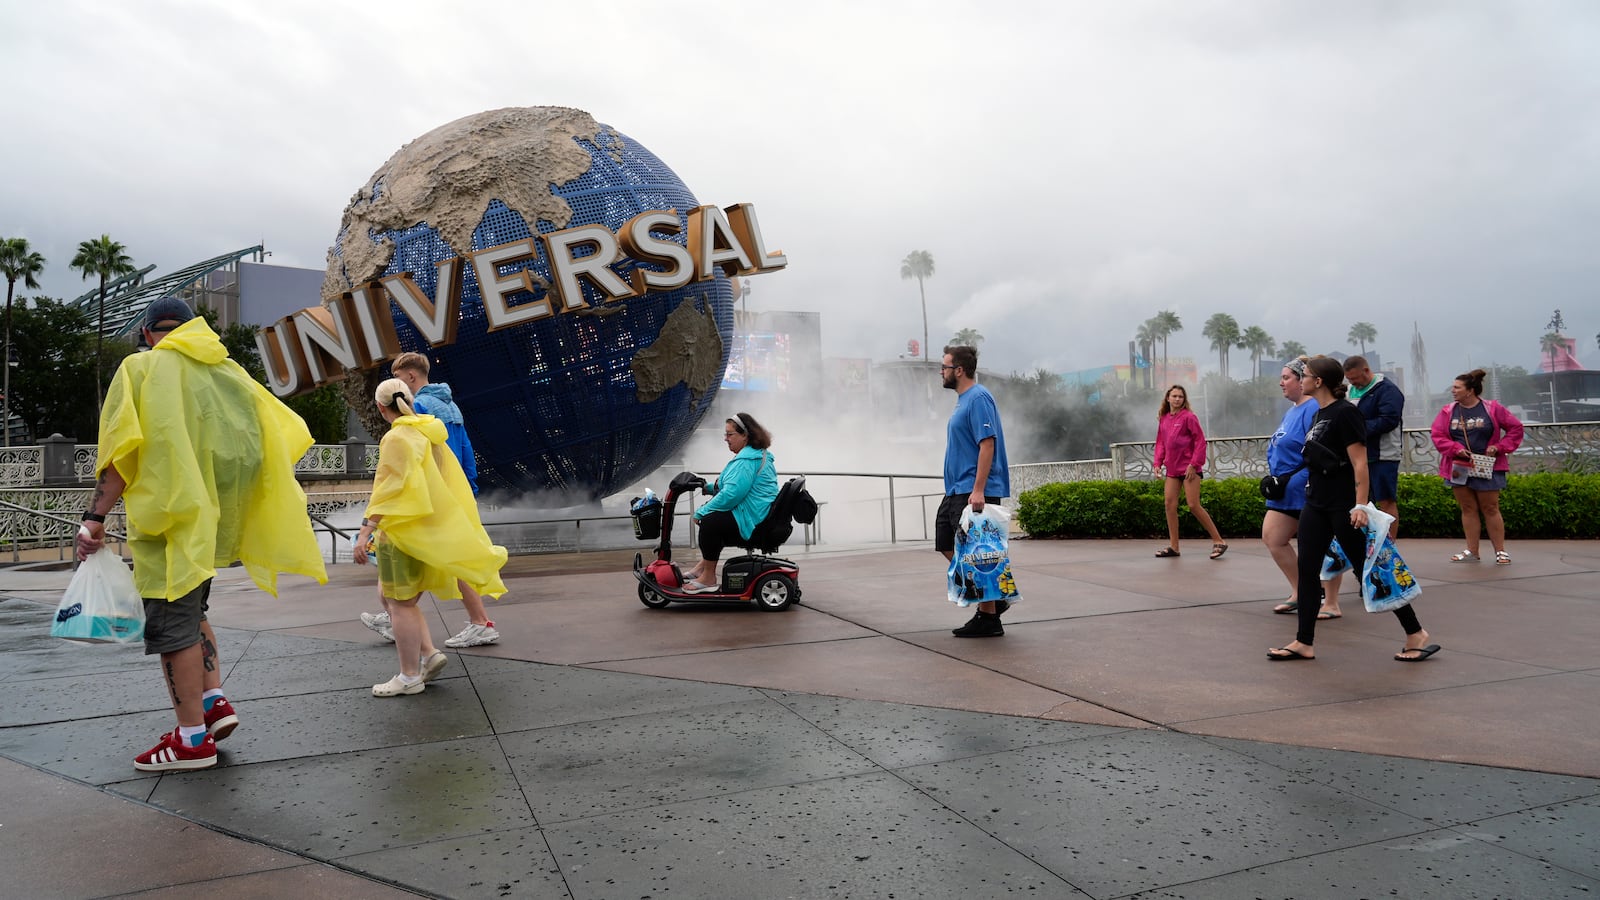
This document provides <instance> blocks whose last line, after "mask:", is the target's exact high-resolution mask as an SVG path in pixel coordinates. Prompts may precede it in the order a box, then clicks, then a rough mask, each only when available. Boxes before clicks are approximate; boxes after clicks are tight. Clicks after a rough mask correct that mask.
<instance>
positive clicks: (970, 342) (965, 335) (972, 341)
mask: <svg viewBox="0 0 1600 900" xmlns="http://www.w3.org/2000/svg"><path fill="white" fill-rule="evenodd" d="M981 343H983V335H981V334H979V333H978V329H976V328H963V329H961V330H960V331H958V332H956V334H955V337H952V338H951V339H950V346H952V347H976V346H978V345H979V344H981Z"/></svg>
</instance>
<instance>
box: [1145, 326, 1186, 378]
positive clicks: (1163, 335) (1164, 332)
mask: <svg viewBox="0 0 1600 900" xmlns="http://www.w3.org/2000/svg"><path fill="white" fill-rule="evenodd" d="M1150 321H1152V322H1154V323H1156V337H1158V338H1160V340H1161V383H1162V384H1170V383H1171V379H1169V378H1168V376H1167V338H1169V337H1172V336H1173V335H1174V334H1177V333H1178V332H1180V331H1182V330H1183V320H1182V319H1180V318H1178V314H1177V313H1175V312H1173V311H1172V310H1170V309H1163V310H1162V311H1161V312H1158V313H1156V314H1155V317H1154V318H1152V319H1151V320H1150Z"/></svg>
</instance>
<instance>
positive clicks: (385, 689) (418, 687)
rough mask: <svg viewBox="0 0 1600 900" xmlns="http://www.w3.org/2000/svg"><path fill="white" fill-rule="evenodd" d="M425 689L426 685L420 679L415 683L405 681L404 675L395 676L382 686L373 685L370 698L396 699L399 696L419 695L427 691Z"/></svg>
mask: <svg viewBox="0 0 1600 900" xmlns="http://www.w3.org/2000/svg"><path fill="white" fill-rule="evenodd" d="M427 688H428V683H427V682H426V681H423V680H422V679H421V678H418V679H417V680H416V681H406V677H405V676H404V675H396V676H395V677H393V678H391V679H389V680H388V681H385V682H384V683H383V684H375V685H373V686H372V696H374V697H398V696H400V695H401V694H420V693H422V692H423V691H425V690H427Z"/></svg>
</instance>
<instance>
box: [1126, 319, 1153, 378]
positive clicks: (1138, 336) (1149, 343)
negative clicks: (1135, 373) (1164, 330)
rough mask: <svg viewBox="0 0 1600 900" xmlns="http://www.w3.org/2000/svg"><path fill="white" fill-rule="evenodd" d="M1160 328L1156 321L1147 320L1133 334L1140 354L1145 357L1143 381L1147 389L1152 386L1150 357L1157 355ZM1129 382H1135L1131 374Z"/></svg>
mask: <svg viewBox="0 0 1600 900" xmlns="http://www.w3.org/2000/svg"><path fill="white" fill-rule="evenodd" d="M1159 327H1160V326H1158V325H1157V324H1156V320H1155V319H1146V320H1145V321H1144V324H1142V325H1140V326H1139V330H1138V331H1135V332H1134V333H1133V339H1134V341H1136V342H1137V343H1138V344H1139V353H1140V355H1142V356H1143V357H1144V378H1143V381H1144V386H1145V387H1149V386H1150V357H1151V356H1153V355H1154V354H1155V345H1156V341H1157V340H1160V338H1159V336H1158V335H1157V329H1158V328H1159ZM1129 380H1130V381H1131V380H1133V379H1132V375H1131V373H1130V376H1129Z"/></svg>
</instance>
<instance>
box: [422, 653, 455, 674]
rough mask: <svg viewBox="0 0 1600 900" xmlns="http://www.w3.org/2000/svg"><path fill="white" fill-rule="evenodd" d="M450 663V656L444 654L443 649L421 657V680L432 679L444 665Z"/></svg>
mask: <svg viewBox="0 0 1600 900" xmlns="http://www.w3.org/2000/svg"><path fill="white" fill-rule="evenodd" d="M449 664H450V657H448V656H445V655H444V651H443V650H435V651H433V655H432V656H424V657H423V658H422V680H423V681H432V680H434V679H435V678H438V677H439V673H440V672H441V671H443V670H444V667H445V666H447V665H449Z"/></svg>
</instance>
